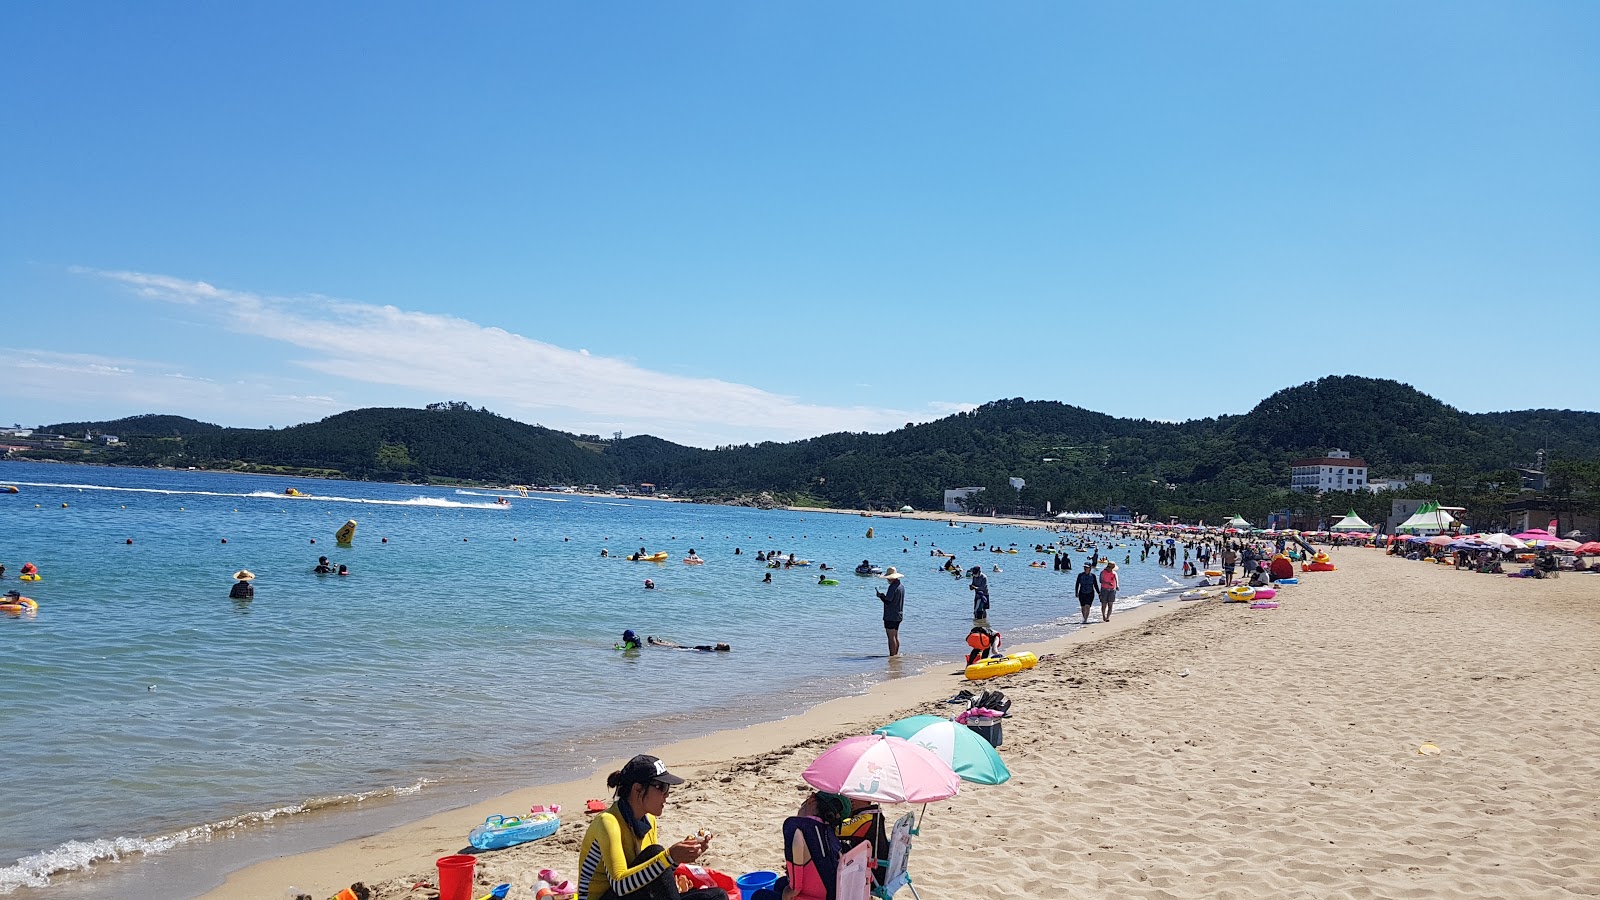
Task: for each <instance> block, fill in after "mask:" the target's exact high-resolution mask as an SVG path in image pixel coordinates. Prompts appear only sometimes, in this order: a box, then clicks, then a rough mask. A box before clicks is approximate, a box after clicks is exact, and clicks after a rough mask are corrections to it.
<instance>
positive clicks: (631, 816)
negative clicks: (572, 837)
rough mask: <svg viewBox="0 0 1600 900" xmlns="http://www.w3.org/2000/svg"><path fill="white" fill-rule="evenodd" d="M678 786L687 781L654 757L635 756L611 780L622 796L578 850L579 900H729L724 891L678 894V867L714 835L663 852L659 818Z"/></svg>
mask: <svg viewBox="0 0 1600 900" xmlns="http://www.w3.org/2000/svg"><path fill="white" fill-rule="evenodd" d="M675 784H683V779H682V778H679V777H678V776H676V775H674V774H672V773H671V772H668V771H667V765H666V763H663V762H662V761H661V760H659V759H656V758H655V757H654V756H644V755H640V756H635V757H634V758H633V759H630V760H628V764H627V765H625V766H623V767H622V768H621V769H618V770H617V771H615V772H612V773H611V774H610V775H608V776H607V777H606V786H607V787H609V788H612V789H614V790H615V791H616V792H617V802H616V803H613V804H612V805H611V808H610V809H607V810H606V811H605V812H603V813H600V814H598V815H596V816H595V817H594V819H593V820H592V821H590V822H589V830H588V831H586V832H584V835H583V845H582V847H581V848H580V849H579V851H578V898H579V900H612V898H620V897H628V898H635V900H671V898H678V897H682V898H685V900H727V896H728V895H727V893H726V892H725V891H723V890H721V889H720V888H700V889H697V890H693V891H688V892H685V893H682V894H680V893H679V892H678V882H677V879H676V877H674V871H675V870H676V869H677V867H678V864H679V863H692V862H694V861H695V860H697V859H699V858H700V854H702V853H704V852H706V846H707V845H708V844H710V843H711V835H710V834H708V833H706V832H701V833H700V834H699V835H698V836H695V837H690V838H685V839H683V840H681V841H679V842H678V843H676V844H673V845H672V846H671V847H669V848H665V849H663V848H662V846H661V843H660V841H659V839H658V838H657V837H656V817H657V816H659V815H661V812H662V810H663V809H664V808H665V807H666V805H667V794H669V793H670V792H671V791H672V786H673V785H675Z"/></svg>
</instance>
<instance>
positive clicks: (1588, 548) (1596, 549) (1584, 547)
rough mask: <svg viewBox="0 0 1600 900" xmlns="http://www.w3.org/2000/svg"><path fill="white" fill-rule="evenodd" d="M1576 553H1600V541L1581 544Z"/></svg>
mask: <svg viewBox="0 0 1600 900" xmlns="http://www.w3.org/2000/svg"><path fill="white" fill-rule="evenodd" d="M1576 552H1578V553H1600V541H1590V542H1588V543H1587V544H1579V545H1578V549H1577V551H1576Z"/></svg>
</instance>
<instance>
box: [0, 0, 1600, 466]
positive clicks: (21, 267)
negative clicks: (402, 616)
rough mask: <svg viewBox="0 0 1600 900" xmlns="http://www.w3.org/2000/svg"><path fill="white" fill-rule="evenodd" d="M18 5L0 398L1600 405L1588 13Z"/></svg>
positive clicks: (575, 424)
mask: <svg viewBox="0 0 1600 900" xmlns="http://www.w3.org/2000/svg"><path fill="white" fill-rule="evenodd" d="M456 6H459V7H460V8H446V7H445V6H444V5H441V4H422V3H381V4H379V3H370V4H362V3H340V4H310V3H304V4H296V3H282V4H266V5H261V4H202V3H188V4H174V3H160V2H141V3H137V4H119V3H110V2H88V3H75V4H20V3H13V4H8V5H6V6H5V8H4V9H3V11H0V77H3V79H4V83H5V84H6V85H8V90H7V91H6V94H5V98H4V102H3V106H0V109H3V114H4V116H5V121H6V128H5V135H6V136H5V138H4V140H0V171H3V173H4V175H3V176H0V177H3V183H0V185H3V186H0V302H3V304H4V309H5V320H6V330H7V332H8V336H7V339H6V343H7V344H8V345H9V348H10V350H9V353H8V359H9V363H10V366H9V372H8V377H7V378H6V379H5V380H4V382H3V383H0V420H3V421H6V422H11V421H22V422H24V423H30V424H31V423H40V422H49V421H59V420H62V419H71V418H80V417H90V418H101V417H104V418H110V417H116V416H122V415H128V414H133V413H139V412H169V413H178V414H184V415H191V416H195V417H197V418H201V419H206V420H210V421H216V422H220V423H223V424H229V425H252V426H255V425H266V424H274V425H279V426H282V425H287V424H293V423H296V422H302V421H308V420H314V419H317V418H321V417H323V416H325V415H329V414H331V413H334V412H338V411H340V410H343V409H349V408H354V407H360V406H372V405H405V406H420V405H422V404H425V403H428V402H431V401H435V400H449V399H459V400H467V401H469V402H472V403H474V404H475V405H484V406H487V407H489V408H490V409H493V410H496V411H497V412H501V413H503V414H506V415H510V416H513V417H515V418H519V419H523V420H525V421H536V422H541V423H543V424H546V425H551V426H555V427H560V428H564V429H569V430H573V431H580V432H601V433H609V432H611V431H614V430H619V429H620V430H622V431H624V432H625V433H628V434H636V433H644V432H647V433H653V434H658V435H661V436H663V437H667V438H671V439H674V440H679V441H684V442H688V443H696V444H700V445H713V444H719V443H731V442H743V441H750V440H765V439H789V438H795V437H803V436H808V435H812V434H818V433H822V432H827V431H836V430H845V429H848V430H883V429H886V428H891V427H896V426H898V425H899V424H903V423H904V422H906V421H908V420H913V419H915V420H923V419H928V418H934V417H937V416H940V415H944V414H947V413H948V412H950V411H953V410H956V409H961V408H966V407H967V406H969V405H972V404H978V403H983V402H985V401H988V400H992V399H996V398H1000V397H1014V396H1025V397H1029V398H1036V399H1060V400H1064V401H1067V402H1073V403H1077V404H1080V405H1083V406H1086V407H1089V408H1091V409H1096V410H1101V411H1104V412H1108V413H1111V414H1114V415H1121V416H1142V417H1148V418H1160V419H1186V418H1193V417H1198V416H1206V415H1214V414H1218V413H1225V412H1226V413H1237V412H1244V411H1246V410H1248V409H1249V408H1250V407H1251V406H1253V405H1254V404H1255V403H1256V402H1257V401H1259V400H1260V399H1261V398H1263V397H1265V396H1266V395H1268V394H1270V393H1271V392H1273V391H1275V390H1277V389H1279V388H1282V387H1285V386H1288V385H1291V384H1296V383H1299V382H1302V381H1307V380H1310V379H1313V378H1316V377H1320V376H1322V375H1327V374H1345V373H1354V374H1362V375H1370V376H1375V377H1388V378H1396V379H1399V380H1402V381H1406V382H1409V383H1411V384H1414V385H1416V386H1417V387H1419V388H1421V389H1423V390H1425V391H1428V392H1429V393H1432V394H1434V395H1435V396H1438V397H1439V398H1440V399H1443V400H1444V401H1446V402H1448V403H1451V404H1454V405H1456V406H1459V407H1461V408H1463V409H1467V410H1472V411H1481V410H1491V409H1511V408H1526V407H1530V406H1557V407H1571V408H1581V409H1597V408H1600V365H1597V364H1596V362H1595V354H1594V352H1593V349H1594V348H1595V346H1596V341H1597V339H1600V319H1597V317H1596V314H1595V312H1596V310H1600V298H1597V296H1596V294H1597V286H1600V162H1597V161H1600V54H1597V53H1596V52H1595V50H1594V48H1595V47H1597V46H1600V5H1596V4H1593V3H1588V2H1581V3H1577V2H1575V3H1472V2H1467V3H1455V2H1450V3H1444V2H1431V3H1430V2H1416V3H1405V4H1394V3H1341V4H1316V5H1313V4H1286V3H1277V2H1264V3H1215V4H1198V3H1145V4H1067V3H1012V4H1003V5H1001V4H956V3H926V2H917V3H909V2H908V3H871V4H860V3H821V2H813V3H764V4H746V3H709V2H707V3H678V4H559V5H552V4H536V3H504V4H501V3H468V4H459V5H456Z"/></svg>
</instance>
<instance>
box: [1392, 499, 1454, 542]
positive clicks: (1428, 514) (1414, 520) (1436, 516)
mask: <svg viewBox="0 0 1600 900" xmlns="http://www.w3.org/2000/svg"><path fill="white" fill-rule="evenodd" d="M1455 524H1456V520H1455V517H1454V516H1452V515H1450V514H1449V513H1447V512H1445V511H1444V510H1442V509H1440V508H1439V504H1437V503H1434V502H1432V501H1429V502H1427V503H1424V504H1423V505H1422V508H1421V509H1419V510H1417V511H1416V512H1415V513H1412V515H1411V518H1409V519H1407V520H1405V521H1404V522H1401V523H1400V526H1399V527H1398V528H1396V529H1395V533H1396V534H1425V535H1432V534H1438V533H1440V532H1442V531H1448V530H1450V528H1451V526H1453V525H1455Z"/></svg>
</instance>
